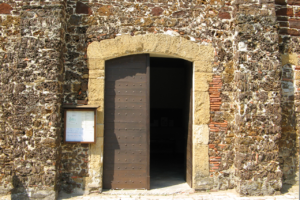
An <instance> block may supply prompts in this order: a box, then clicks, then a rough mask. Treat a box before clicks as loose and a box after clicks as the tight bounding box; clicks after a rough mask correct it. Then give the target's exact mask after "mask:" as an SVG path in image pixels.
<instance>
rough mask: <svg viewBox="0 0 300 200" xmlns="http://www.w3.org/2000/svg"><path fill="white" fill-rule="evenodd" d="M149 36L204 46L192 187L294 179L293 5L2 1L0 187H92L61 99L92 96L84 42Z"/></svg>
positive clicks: (298, 93)
mask: <svg viewBox="0 0 300 200" xmlns="http://www.w3.org/2000/svg"><path fill="white" fill-rule="evenodd" d="M153 34H154V35H155V34H167V35H168V36H170V37H176V38H180V39H182V40H183V39H184V40H187V41H189V42H192V43H195V44H196V45H198V46H209V47H211V48H212V49H213V51H214V55H213V60H209V61H205V62H203V63H201V66H203V69H205V70H206V69H207V71H205V73H207V74H209V76H212V79H210V80H212V81H211V82H209V85H208V86H209V87H208V88H207V91H208V93H209V104H210V109H209V110H210V113H209V115H210V119H209V122H208V130H209V139H208V144H207V146H208V163H209V166H208V167H209V170H208V173H207V174H208V176H207V177H205V178H203V177H202V178H201V181H200V182H199V185H198V186H195V189H198V190H212V191H214V190H226V189H233V188H235V189H236V190H237V191H238V192H239V193H240V194H242V195H273V194H279V193H280V190H281V188H282V185H283V184H285V185H287V186H288V185H294V184H299V183H298V180H299V173H298V171H299V131H300V130H299V128H298V127H299V124H300V60H299V58H300V45H299V42H300V39H299V36H300V0H251V1H250V0H81V1H79V0H0V58H1V59H0V77H1V79H0V91H1V92H0V194H9V193H10V194H11V195H12V197H13V198H14V199H26V198H30V199H55V198H56V196H57V192H58V191H60V190H63V191H66V192H74V191H76V190H77V191H82V192H84V191H88V190H89V192H91V190H93V191H98V192H99V191H101V187H98V188H97V187H94V188H92V189H91V188H89V187H87V180H89V179H91V178H92V177H91V174H92V173H91V172H90V171H89V169H90V163H89V162H90V161H91V156H92V152H93V149H92V147H91V145H89V144H64V143H63V131H64V130H63V124H64V119H63V108H62V106H63V105H76V103H79V102H80V103H83V104H88V102H90V101H91V98H92V96H91V94H92V90H91V91H89V85H90V84H91V83H89V80H91V78H92V77H89V76H90V75H91V67H92V66H91V64H92V63H88V59H89V58H88V55H87V48H88V46H89V45H90V44H91V43H92V42H100V44H102V43H101V41H105V40H108V39H114V38H118V37H119V36H121V35H122V36H124V35H127V36H130V37H138V36H141V35H153ZM174 41H175V40H174ZM101 64H103V63H101ZM194 64H195V63H194ZM103 66H104V64H103ZM207 66H210V67H207ZM101 70H103V69H101ZM197 70H198V69H196V71H195V73H196V72H197ZM201 72H202V71H201ZM99 76H100V75H99ZM93 78H95V77H93ZM196 97H198V96H196ZM102 100H103V99H102ZM99 127H100V126H99ZM99 129H103V126H101V127H100V128H99ZM102 131H103V130H102ZM98 150H99V149H98ZM99 170H100V169H99Z"/></svg>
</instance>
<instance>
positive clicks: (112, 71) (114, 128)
mask: <svg viewBox="0 0 300 200" xmlns="http://www.w3.org/2000/svg"><path fill="white" fill-rule="evenodd" d="M149 105H150V104H149V55H148V54H140V55H132V56H126V57H120V58H116V59H112V60H109V61H106V63H105V99H104V106H105V108H104V155H103V188H104V189H149V188H150V183H149V174H150V173H149V164H150V163H149V156H150V154H149V149H150V148H149V131H150V129H149V123H150V122H149V115H150V112H149Z"/></svg>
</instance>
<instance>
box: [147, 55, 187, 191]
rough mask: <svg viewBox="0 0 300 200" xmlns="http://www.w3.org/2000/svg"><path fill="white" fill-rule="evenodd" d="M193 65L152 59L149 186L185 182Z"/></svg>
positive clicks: (175, 60)
mask: <svg viewBox="0 0 300 200" xmlns="http://www.w3.org/2000/svg"><path fill="white" fill-rule="evenodd" d="M191 87H192V63H191V62H188V61H185V60H182V59H171V58H150V178H151V179H150V187H151V189H156V188H163V187H168V186H174V185H178V184H182V183H185V182H186V173H187V172H186V170H187V168H186V159H187V157H186V153H187V152H186V149H187V136H188V126H189V125H188V124H189V110H190V105H189V104H190V92H191Z"/></svg>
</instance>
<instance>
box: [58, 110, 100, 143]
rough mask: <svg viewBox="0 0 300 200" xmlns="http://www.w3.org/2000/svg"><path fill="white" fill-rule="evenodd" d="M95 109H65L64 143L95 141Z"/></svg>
mask: <svg viewBox="0 0 300 200" xmlns="http://www.w3.org/2000/svg"><path fill="white" fill-rule="evenodd" d="M95 128H96V110H95V109H65V135H64V136H65V137H64V141H65V142H66V143H95V136H96V129H95Z"/></svg>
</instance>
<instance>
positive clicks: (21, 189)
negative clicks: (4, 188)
mask: <svg viewBox="0 0 300 200" xmlns="http://www.w3.org/2000/svg"><path fill="white" fill-rule="evenodd" d="M12 183H13V187H14V188H13V189H12V190H11V199H12V200H20V199H22V200H29V196H28V194H27V191H26V188H25V186H24V185H23V183H22V181H21V180H20V178H19V177H18V176H16V175H14V176H13V178H12Z"/></svg>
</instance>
